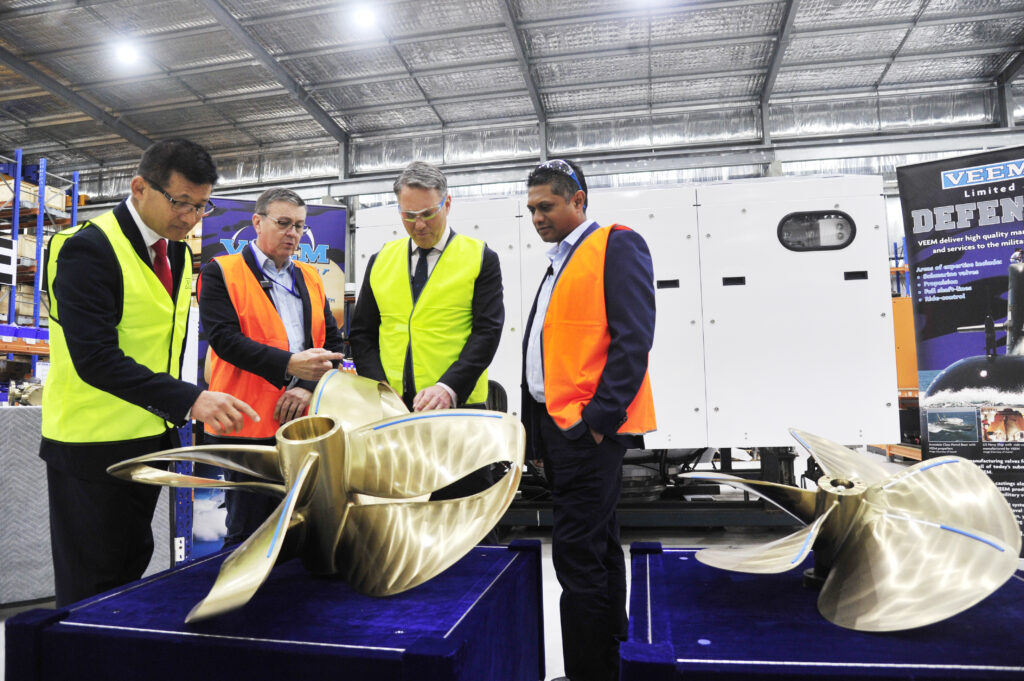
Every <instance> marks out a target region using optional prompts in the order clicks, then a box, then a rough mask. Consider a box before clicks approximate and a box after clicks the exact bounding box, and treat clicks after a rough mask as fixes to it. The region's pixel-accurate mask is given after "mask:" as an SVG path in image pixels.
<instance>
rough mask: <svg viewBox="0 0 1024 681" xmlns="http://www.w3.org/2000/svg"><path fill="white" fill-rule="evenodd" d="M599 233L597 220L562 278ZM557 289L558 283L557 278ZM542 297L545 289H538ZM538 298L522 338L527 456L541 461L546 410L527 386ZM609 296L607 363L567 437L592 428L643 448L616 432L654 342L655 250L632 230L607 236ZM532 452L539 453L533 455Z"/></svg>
mask: <svg viewBox="0 0 1024 681" xmlns="http://www.w3.org/2000/svg"><path fill="white" fill-rule="evenodd" d="M597 229H598V225H597V223H596V222H592V223H591V224H590V226H589V227H588V228H587V229H586V230H585V231H584V232H583V235H582V236H581V237H580V239H579V240H578V241H577V242H576V244H575V245H574V246H573V249H572V251H570V252H569V257H568V258H567V259H566V261H565V264H564V265H562V269H561V271H560V272H559V276H561V274H562V272H564V271H565V268H566V267H567V266H568V264H569V261H570V260H571V259H572V256H573V255H574V254H575V253H576V249H577V248H578V247H579V245H580V244H582V243H583V242H584V240H586V239H587V238H588V237H589V236H590V235H591V234H593V233H594V232H595V231H596V230H597ZM542 283H543V282H542ZM555 285H556V286H557V285H558V282H557V280H556V281H555ZM539 295H540V287H538V288H537V296H539ZM537 296H534V299H533V307H532V308H531V309H530V316H529V319H528V321H527V323H526V333H525V334H523V376H522V380H523V382H522V390H523V403H522V404H523V408H522V414H523V416H522V419H523V425H524V426H525V427H526V433H527V456H530V457H531V458H540V456H541V455H542V453H543V452H542V451H539V450H537V447H538V446H540V445H541V440H540V437H539V435H538V427H539V418H540V416H541V415H540V414H538V413H537V410H539V409H542V408H544V407H543V405H539V404H538V403H537V401H536V400H534V399H533V397H532V396H531V395H530V390H529V387H528V386H527V384H526V347H527V344H528V343H529V342H530V330H531V328H532V327H533V324H534V321H535V320H534V316H535V315H536V313H537ZM604 297H605V313H606V315H607V317H608V330H609V332H610V334H611V343H610V345H609V346H608V361H607V363H606V364H605V367H604V371H603V372H602V374H601V380H600V382H599V383H598V385H597V390H596V391H595V393H594V397H593V399H591V400H590V402H589V403H588V404H587V405H586V406H585V407H584V408H583V423H579V424H577V425H576V426H575V427H574V428H572V429H571V430H570V431H569V432H567V433H566V437H568V438H569V439H571V440H575V439H578V438H580V437H582V436H583V435H584V434H585V433H586V432H587V428H588V427H590V428H593V429H594V430H596V431H597V432H599V433H601V434H603V435H604V436H605V437H611V438H613V439H615V440H617V441H618V442H621V443H622V444H623V445H624V446H625V447H627V448H635V447H643V437H642V436H638V435H618V434H616V431H617V430H618V429H619V426H621V425H622V423H623V422H624V421H625V420H626V408H627V407H628V406H629V405H630V403H631V402H632V401H633V398H634V397H636V394H637V392H638V391H639V390H640V385H641V384H642V383H643V380H644V374H645V373H646V371H647V355H648V353H649V352H650V350H651V345H652V344H653V343H654V268H653V266H652V264H651V252H650V250H649V249H648V248H647V242H646V241H644V239H643V237H642V236H640V235H639V234H637V233H636V232H634V231H632V230H615V231H613V232H612V233H611V235H610V236H609V238H608V250H607V252H606V253H605V261H604ZM542 322H543V320H541V321H540V322H538V323H542ZM531 451H534V452H535V455H531V454H530V452H531Z"/></svg>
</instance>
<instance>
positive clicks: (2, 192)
mask: <svg viewBox="0 0 1024 681" xmlns="http://www.w3.org/2000/svg"><path fill="white" fill-rule="evenodd" d="M20 194H21V203H22V204H23V205H25V206H29V207H31V208H35V207H36V203H37V201H38V200H39V187H38V186H36V185H35V184H33V183H31V182H26V181H25V180H22V181H21V191H20ZM65 196H66V194H65V193H64V190H63V189H59V188H57V187H49V186H48V187H47V188H46V197H45V203H46V208H47V209H48V210H53V211H61V212H63V211H65V210H66V209H67V206H66V205H65ZM13 198H14V179H13V178H12V177H10V176H8V175H0V206H2V205H4V204H7V203H9V202H10V201H11V199H13Z"/></svg>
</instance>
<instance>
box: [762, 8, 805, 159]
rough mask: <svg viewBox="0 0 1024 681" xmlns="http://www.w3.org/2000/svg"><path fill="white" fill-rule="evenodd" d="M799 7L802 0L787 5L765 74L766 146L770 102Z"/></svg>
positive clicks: (763, 102)
mask: <svg viewBox="0 0 1024 681" xmlns="http://www.w3.org/2000/svg"><path fill="white" fill-rule="evenodd" d="M799 7H800V0H789V2H788V3H786V9H785V10H783V15H782V26H781V28H780V29H779V37H778V39H777V40H776V41H775V49H774V51H773V52H772V58H771V61H770V62H769V63H768V71H767V72H766V73H765V74H764V83H762V85H761V141H762V142H764V144H771V141H772V139H771V133H770V130H769V128H770V126H769V120H768V102H769V100H771V97H772V90H773V89H775V79H776V78H778V76H779V69H781V68H782V60H783V59H784V58H785V56H786V48H787V47H789V41H790V40H791V39H792V38H793V21H794V20H795V19H796V14H797V10H798V9H799Z"/></svg>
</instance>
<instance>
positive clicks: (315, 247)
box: [220, 228, 330, 265]
mask: <svg viewBox="0 0 1024 681" xmlns="http://www.w3.org/2000/svg"><path fill="white" fill-rule="evenodd" d="M243 229H244V228H243ZM241 232H242V230H241V229H240V230H238V231H237V232H235V235H234V236H233V237H232V238H230V239H221V240H220V244H221V246H223V247H224V250H226V251H227V252H228V255H234V254H235V253H238V252H239V251H241V250H242V249H243V248H245V247H246V246H247V245H249V240H248V239H239V238H238V235H239V234H240V233H241ZM306 237H307V238H308V239H309V241H310V243H306V242H305V241H303V242H301V243H299V250H298V251H297V252H296V253H295V254H294V255H292V258H293V259H294V260H299V261H301V262H308V263H313V264H321V265H323V264H327V263H329V262H330V258H328V257H327V244H317V243H315V242H314V241H313V232H312V231H309V232H306Z"/></svg>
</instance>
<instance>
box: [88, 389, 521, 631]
mask: <svg viewBox="0 0 1024 681" xmlns="http://www.w3.org/2000/svg"><path fill="white" fill-rule="evenodd" d="M312 400H313V401H312V403H311V409H310V412H311V415H310V416H305V417H302V418H299V419H296V420H294V421H292V422H290V423H288V424H285V425H284V426H281V428H280V429H278V431H277V434H276V440H277V446H276V447H253V446H248V447H247V446H238V447H235V446H232V445H220V446H209V447H182V448H178V449H172V450H167V451H163V452H156V453H154V454H148V455H146V456H141V457H136V458H134V459H130V460H128V461H123V462H120V463H118V464H115V465H113V466H111V467H110V468H109V469H108V472H110V473H111V474H113V475H115V476H117V477H120V478H123V479H128V480H135V481H137V482H142V483H146V484H151V485H168V486H173V487H223V488H235V489H239V490H244V491H251V492H256V493H262V494H271V495H274V496H279V497H283V500H282V502H281V504H280V505H279V506H278V507H277V509H276V510H275V511H274V512H273V513H272V514H271V516H270V518H268V519H267V520H266V522H264V523H263V525H261V526H260V527H259V529H257V531H256V532H254V533H253V534H252V536H250V537H249V538H248V539H247V540H246V541H245V542H244V543H242V544H241V545H240V546H239V547H238V548H236V549H235V550H234V551H233V552H232V553H231V555H230V556H228V557H227V558H226V559H225V560H224V562H223V564H222V565H221V568H220V572H219V573H218V575H217V579H216V581H215V582H214V585H213V587H212V588H211V590H210V592H209V593H208V594H207V595H206V597H205V598H204V599H203V600H202V601H200V602H199V603H198V604H197V605H196V606H195V607H194V608H193V609H192V611H191V612H190V613H189V615H188V617H187V618H186V621H187V622H194V621H197V620H202V619H204V618H207V617H212V616H215V615H219V614H221V613H224V612H228V611H230V610H234V609H236V608H239V607H241V606H243V605H245V604H246V603H247V602H248V601H249V600H250V599H251V598H252V597H253V595H254V594H255V593H256V591H257V590H258V589H259V587H260V585H262V584H263V582H264V580H266V578H267V576H268V575H269V574H270V571H271V569H272V568H273V566H274V563H275V562H276V561H277V560H278V558H279V557H284V555H285V554H283V553H282V551H283V547H284V544H285V542H284V539H285V536H286V535H288V549H286V550H287V551H289V552H293V553H294V554H297V555H300V556H301V557H302V560H303V563H304V564H305V566H306V568H307V569H309V570H310V571H312V572H314V573H316V574H340V575H342V576H343V577H345V579H346V580H347V581H348V582H349V583H350V584H351V585H352V586H353V587H354V588H355V589H357V590H359V591H361V592H363V593H366V594H369V595H374V596H384V595H390V594H395V593H399V592H401V591H404V590H406V589H410V588H412V587H414V586H416V585H418V584H422V583H423V582H425V581H427V580H428V579H430V578H432V577H434V576H436V575H437V574H439V573H440V572H442V571H443V570H445V569H446V568H448V567H449V566H450V565H452V564H453V563H455V562H456V561H458V560H459V559H460V558H461V557H462V556H464V555H465V554H466V553H467V552H468V551H469V550H470V549H471V548H472V547H473V546H475V545H476V544H477V542H479V541H480V540H481V539H482V538H483V537H484V535H486V534H487V532H488V531H490V529H491V528H492V527H493V526H494V525H495V524H496V523H497V522H498V520H499V519H500V518H501V516H502V514H503V513H504V512H505V510H506V509H507V508H508V506H509V504H510V503H511V502H512V499H513V498H514V496H515V491H516V489H517V487H518V486H519V478H520V476H521V475H522V466H523V453H524V449H525V433H524V431H523V426H522V424H521V423H519V420H518V419H516V418H515V417H512V416H509V415H507V414H502V413H498V412H490V411H482V410H469V409H449V410H441V411H432V412H419V413H417V414H410V413H409V412H408V410H407V409H406V408H405V405H404V404H403V403H402V401H401V399H400V398H399V397H398V395H397V393H395V391H394V390H393V389H392V388H391V387H390V386H388V385H387V384H386V383H378V382H377V381H373V380H370V379H366V378H360V377H358V376H355V375H353V374H348V373H344V372H337V371H332V372H330V373H328V374H326V375H325V376H324V377H323V378H322V379H321V380H320V383H319V384H318V385H317V388H316V390H315V391H314V393H313V397H312ZM169 461H197V462H203V463H209V464H213V465H215V466H220V467H223V468H229V469H231V470H235V471H240V472H243V473H247V474H249V475H252V476H255V477H257V478H260V479H262V480H263V481H254V482H238V483H233V482H225V481H223V480H211V479H207V478H201V477H197V476H188V475H181V474H178V473H174V472H169V471H166V470H161V469H158V468H154V467H153V466H152V465H151V464H153V463H157V462H162V463H166V462H169ZM491 464H504V465H505V470H504V473H503V474H501V475H500V479H499V480H497V481H496V482H495V483H494V484H492V485H491V486H490V487H487V488H486V489H483V490H481V491H479V492H477V493H475V494H470V495H468V496H463V497H459V498H454V499H445V500H443V501H430V495H431V493H432V492H435V491H438V490H439V489H442V488H444V487H446V486H447V485H449V484H451V483H453V482H456V481H458V480H460V479H462V478H464V477H465V476H467V475H469V474H470V473H473V472H474V471H477V470H479V469H481V468H485V467H487V466H490V465H491ZM288 555H289V556H290V555H292V554H291V553H289V554H288Z"/></svg>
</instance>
